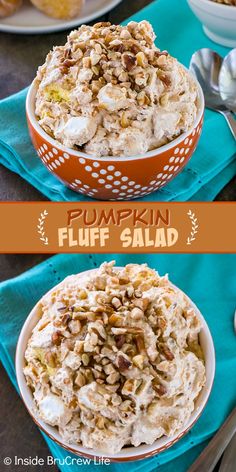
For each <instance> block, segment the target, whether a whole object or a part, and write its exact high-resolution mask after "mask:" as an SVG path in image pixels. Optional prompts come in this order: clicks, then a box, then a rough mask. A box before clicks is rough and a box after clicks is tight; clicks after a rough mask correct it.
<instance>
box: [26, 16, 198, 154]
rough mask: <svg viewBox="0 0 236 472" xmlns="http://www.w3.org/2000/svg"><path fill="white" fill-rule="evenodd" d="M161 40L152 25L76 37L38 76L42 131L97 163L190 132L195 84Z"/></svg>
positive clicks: (99, 28)
mask: <svg viewBox="0 0 236 472" xmlns="http://www.w3.org/2000/svg"><path fill="white" fill-rule="evenodd" d="M154 40H155V34H154V32H153V29H152V26H151V25H150V23H148V22H147V21H141V22H140V23H136V22H134V21H132V22H130V23H128V25H127V26H116V25H111V24H110V23H97V24H95V25H94V26H87V25H83V26H81V27H80V28H79V29H78V30H76V31H72V32H71V33H70V35H69V36H68V38H67V42H66V44H65V45H64V46H58V47H55V48H54V49H53V51H51V52H50V53H49V54H48V56H47V58H46V62H45V64H44V65H43V66H41V67H40V68H39V70H38V73H37V77H36V85H37V94H36V101H35V113H36V117H37V118H38V120H39V124H40V125H41V127H42V128H43V129H44V130H45V131H46V132H47V133H48V134H49V135H50V136H52V137H53V138H54V139H56V140H57V141H58V142H60V143H62V144H63V145H65V146H67V147H69V148H72V149H77V150H80V151H83V152H85V153H88V154H90V155H92V156H96V157H100V156H133V155H136V154H143V153H145V152H147V151H149V150H152V149H156V148H158V147H160V146H162V145H164V144H166V143H168V142H170V141H172V140H173V139H175V138H176V137H177V136H179V135H180V134H181V133H183V132H185V131H187V130H189V129H190V128H191V127H192V125H193V123H194V120H195V118H196V114H197V89H196V85H195V82H194V79H193V78H192V76H191V75H190V74H189V73H188V72H187V71H186V70H185V69H184V67H183V66H182V65H181V64H180V63H179V62H178V61H177V60H176V59H175V58H173V57H171V56H170V55H169V54H168V52H167V51H160V49H158V48H157V47H156V46H155V44H154Z"/></svg>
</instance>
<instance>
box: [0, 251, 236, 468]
mask: <svg viewBox="0 0 236 472" xmlns="http://www.w3.org/2000/svg"><path fill="white" fill-rule="evenodd" d="M111 259H116V261H117V265H125V264H126V263H128V262H138V263H141V262H147V263H148V265H149V266H150V267H153V268H155V269H157V270H158V271H159V273H160V274H165V273H166V272H169V275H170V279H171V280H172V281H173V283H175V284H176V285H178V286H179V287H180V288H182V289H183V290H184V291H185V292H186V293H188V295H189V296H190V297H191V298H192V299H193V301H195V303H196V304H197V305H198V307H199V309H200V310H201V312H202V313H203V315H204V317H205V319H206V321H207V323H208V325H209V327H210V330H211V333H212V336H213V339H214V344H215V349H216V377H215V382H214V387H213V391H212V393H211V395H210V399H209V401H208V403H207V406H206V408H205V410H204V412H203V414H202V416H201V417H200V419H199V421H198V422H197V423H196V425H195V426H194V427H193V428H192V430H191V432H189V433H188V434H187V435H186V436H185V437H184V438H182V439H181V440H180V441H179V442H178V443H177V444H175V445H174V446H173V447H171V448H170V449H168V450H167V451H165V452H163V453H161V454H159V455H157V456H155V457H153V458H150V459H146V460H143V461H137V462H130V463H127V464H119V463H117V464H112V465H110V466H99V467H102V468H104V472H105V470H107V467H108V468H110V469H111V472H121V471H124V472H129V471H131V472H151V471H153V470H158V472H172V471H173V470H178V472H186V470H187V468H188V467H189V465H190V464H191V463H192V462H193V461H194V459H195V457H196V456H197V455H198V454H199V453H200V451H201V450H202V448H203V447H204V445H205V444H206V441H208V440H209V438H210V437H211V436H212V435H213V434H214V433H215V432H216V430H217V429H218V428H219V426H220V425H221V424H222V422H223V421H224V420H225V418H226V416H227V415H228V414H229V413H230V411H231V409H232V408H233V407H234V405H235V400H236V398H235V395H236V376H235V375H234V372H235V369H236V336H235V334H234V331H233V315H234V310H235V308H236V306H235V292H236V277H235V266H236V255H228V254H225V255H222V254H220V255H216V254H214V255H208V254H204V255H203V254H200V255H199V254H184V255H183V254H168V255H166V254H160V255H159V254H155V255H154V254H148V255H141V254H139V255H135V254H133V255H127V254H124V255H117V256H114V255H112V256H111V255H102V254H101V255H77V254H76V255H65V254H60V255H57V256H54V257H52V258H50V259H48V260H46V261H45V262H43V263H42V264H40V265H38V266H36V267H34V268H33V269H31V270H29V271H28V272H25V273H23V274H22V275H20V276H19V277H16V278H15V279H12V280H8V281H6V282H3V283H2V284H0V313H1V316H0V359H1V361H2V363H3V365H4V367H5V369H6V371H7V373H8V375H9V377H10V379H11V381H12V382H13V384H14V386H15V387H16V388H17V384H16V377H15V369H14V354H15V347H16V342H17V338H18V335H19V332H20V329H21V327H22V325H23V323H24V320H25V318H26V317H27V315H28V313H29V312H30V310H31V308H32V307H33V306H34V304H35V303H36V302H37V300H38V299H39V298H40V297H41V296H42V295H43V294H44V293H45V292H46V291H47V290H49V289H50V288H51V287H52V286H53V285H55V284H57V283H58V282H59V281H61V280H62V279H64V277H66V276H67V275H68V274H73V273H76V272H79V271H83V270H85V269H90V268H93V267H97V266H98V265H99V264H101V262H103V261H104V260H111ZM219 392H224V394H223V395H222V394H219ZM44 437H45V440H46V442H47V444H48V446H49V449H50V451H51V453H52V454H53V456H54V457H56V458H57V459H58V460H60V461H61V464H63V460H64V459H65V457H66V456H68V453H67V452H66V451H65V450H64V449H62V448H60V447H59V446H57V445H56V444H54V443H53V442H52V440H50V439H49V438H48V437H46V436H45V435H44ZM72 457H73V456H72ZM59 467H60V469H61V471H62V472H76V470H77V469H76V467H73V466H67V465H60V464H59ZM84 467H85V466H84ZM86 467H88V466H86ZM96 467H98V466H95V465H93V464H91V465H90V469H93V468H96ZM80 468H81V470H83V466H80ZM84 472H85V471H84Z"/></svg>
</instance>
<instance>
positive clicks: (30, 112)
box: [26, 64, 205, 162]
mask: <svg viewBox="0 0 236 472" xmlns="http://www.w3.org/2000/svg"><path fill="white" fill-rule="evenodd" d="M181 65H182V67H183V68H184V69H185V70H186V71H187V72H188V73H189V74H190V75H191V77H192V79H193V81H194V83H195V85H196V87H197V100H198V110H197V116H196V118H195V120H194V123H193V125H192V127H191V128H190V129H189V130H188V131H186V132H185V133H182V134H181V135H180V136H178V138H176V139H174V140H173V141H171V142H170V143H168V144H164V145H163V146H160V147H159V148H157V149H153V150H151V151H148V152H146V153H144V154H137V155H135V156H127V157H126V156H116V157H114V156H104V157H103V156H99V157H96V156H91V155H89V154H86V153H85V152H81V151H76V150H74V149H71V148H68V147H67V146H64V145H63V144H61V143H59V142H58V141H56V140H55V139H54V138H52V137H51V136H49V134H47V133H46V132H45V131H44V129H43V128H42V127H41V126H40V125H39V123H38V121H37V119H36V116H35V109H34V108H35V107H34V104H35V95H36V91H37V78H35V79H34V80H33V82H32V83H31V85H30V86H29V89H28V92H27V96H26V114H27V117H28V120H29V122H30V124H31V126H32V127H33V128H34V129H35V131H36V132H37V133H38V134H39V135H40V136H41V137H42V138H43V139H44V140H45V141H46V142H48V143H50V144H51V146H53V147H55V148H57V149H59V150H60V151H61V152H62V153H67V154H69V155H71V156H73V157H78V158H84V159H87V160H91V161H101V162H127V161H132V160H139V159H147V158H150V157H157V156H158V155H160V154H163V153H164V152H166V151H169V150H170V149H172V148H174V147H176V146H178V145H179V144H180V143H181V142H183V141H184V140H185V139H186V138H187V137H188V136H189V135H191V134H192V132H193V130H194V129H195V128H197V126H198V125H199V123H200V121H201V119H202V117H203V114H204V109H205V100H204V94H203V91H202V88H201V86H200V84H199V82H198V80H197V79H196V77H195V76H194V74H193V73H192V72H191V71H190V70H189V69H188V68H187V67H185V66H184V65H183V64H181Z"/></svg>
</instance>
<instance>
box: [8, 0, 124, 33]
mask: <svg viewBox="0 0 236 472" xmlns="http://www.w3.org/2000/svg"><path fill="white" fill-rule="evenodd" d="M120 2H121V0H85V4H84V6H83V8H82V11H81V13H80V15H79V16H77V17H76V18H73V19H72V20H57V19H55V18H50V17H49V16H47V15H44V14H43V13H42V12H40V11H39V10H38V9H37V8H35V7H34V6H33V5H32V4H31V3H30V2H29V1H25V2H24V4H23V6H22V7H21V8H20V9H19V10H18V11H17V12H16V13H14V14H13V15H11V16H8V17H7V18H0V31H4V32H6V33H19V34H39V33H40V34H41V33H52V32H55V31H62V30H66V29H72V28H75V27H76V26H78V25H81V24H82V23H88V22H89V21H92V20H94V19H95V18H98V17H99V16H102V15H104V14H105V13H107V12H108V11H110V10H112V8H114V7H115V6H116V5H118V3H120Z"/></svg>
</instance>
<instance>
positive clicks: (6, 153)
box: [0, 0, 236, 201]
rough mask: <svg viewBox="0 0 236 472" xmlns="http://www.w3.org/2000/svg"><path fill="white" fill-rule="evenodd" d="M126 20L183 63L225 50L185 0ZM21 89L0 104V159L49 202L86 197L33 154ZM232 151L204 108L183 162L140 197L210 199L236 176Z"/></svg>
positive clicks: (162, 1) (162, 3)
mask: <svg viewBox="0 0 236 472" xmlns="http://www.w3.org/2000/svg"><path fill="white" fill-rule="evenodd" d="M131 19H132V20H135V21H140V20H144V19H145V20H149V21H150V22H151V23H152V24H153V27H154V30H155V32H156V34H157V41H156V43H157V45H158V47H160V48H161V49H168V51H169V52H170V54H172V55H173V56H175V57H177V58H178V59H179V61H180V62H182V63H183V64H184V65H185V66H188V65H189V61H190V58H191V55H192V54H193V52H194V51H196V50H197V49H199V48H201V47H210V48H212V49H214V50H216V51H217V52H218V53H220V54H221V55H222V56H225V55H226V54H227V52H228V49H227V48H225V47H222V46H219V45H217V44H215V43H213V42H212V41H211V40H210V39H208V38H207V37H206V36H205V34H204V33H203V30H202V25H201V24H200V23H199V21H198V20H197V19H196V17H195V16H194V15H193V13H192V12H191V10H190V8H189V7H188V5H187V2H186V0H171V1H170V0H169V1H168V0H157V1H155V2H153V3H151V4H150V5H148V6H147V7H146V8H144V9H143V10H141V11H139V12H138V13H136V14H135V15H134V16H133V17H132V18H131ZM129 20H130V19H129ZM129 20H126V22H125V23H127V22H128V21H129ZM26 93H27V89H25V90H22V91H21V92H19V93H17V94H15V95H13V96H11V97H8V98H6V99H4V100H2V101H1V102H0V162H1V163H2V164H3V165H4V166H6V167H8V168H9V169H10V170H12V171H13V172H16V173H17V174H19V175H20V176H21V177H22V178H24V179H25V180H27V181H28V182H29V183H30V184H31V185H33V186H34V187H35V188H37V189H38V190H39V191H40V192H41V193H43V194H44V195H45V196H46V197H48V198H49V199H50V200H53V201H86V200H88V201H89V200H91V199H90V198H89V197H84V196H83V195H81V194H78V193H75V192H73V191H72V190H70V189H68V188H66V187H65V186H64V185H63V184H62V183H61V182H59V181H58V180H57V179H56V178H55V177H54V176H53V174H51V173H50V172H49V171H48V170H47V169H46V167H44V165H43V164H42V162H41V160H40V159H39V158H38V156H37V154H36V152H35V150H34V148H33V146H32V144H31V141H30V138H29V134H28V129H27V124H26V117H25V98H26ZM235 152H236V146H235V141H234V139H233V137H232V135H231V133H230V130H229V128H228V125H227V123H226V121H225V119H224V117H223V116H221V115H219V114H217V113H215V112H213V111H210V110H206V112H205V121H204V126H203V133H202V136H201V139H200V143H199V145H198V148H197V150H196V151H195V153H194V155H193V157H192V158H191V159H190V161H189V163H188V165H187V166H186V167H185V168H184V170H183V171H182V172H181V173H180V174H179V175H178V176H177V177H176V178H175V179H174V180H173V181H171V182H170V183H169V184H168V185H167V186H165V187H164V188H162V189H160V190H159V191H157V192H155V193H152V194H151V195H148V196H146V197H143V198H142V199H140V200H141V201H142V200H143V201H186V200H202V201H210V200H212V199H214V198H215V196H216V195H217V193H218V192H219V191H220V189H222V188H223V187H224V185H225V184H226V183H227V182H228V181H229V180H230V179H231V178H232V177H233V176H234V175H235V174H236V159H235ZM226 169H227V172H225V170H226ZM215 179H217V180H215Z"/></svg>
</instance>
